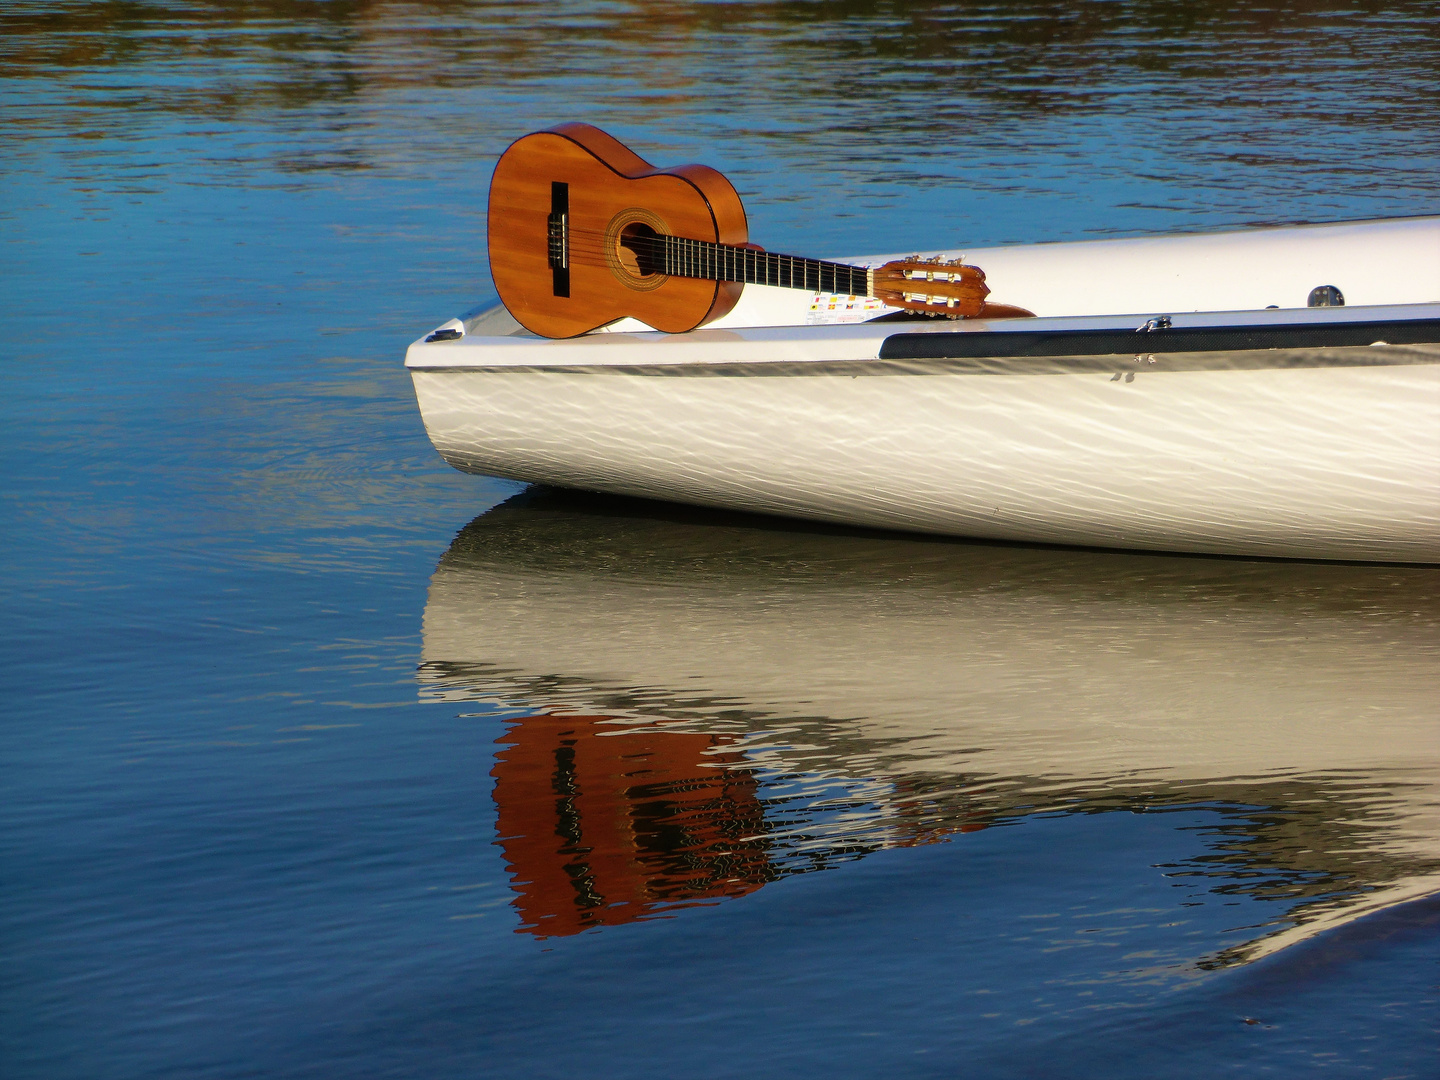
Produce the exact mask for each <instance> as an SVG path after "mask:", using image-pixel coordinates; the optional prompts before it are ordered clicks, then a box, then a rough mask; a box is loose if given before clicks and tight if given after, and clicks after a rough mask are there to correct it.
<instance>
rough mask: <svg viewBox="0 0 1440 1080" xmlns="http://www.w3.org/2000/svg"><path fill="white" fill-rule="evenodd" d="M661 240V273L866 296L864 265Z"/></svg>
mask: <svg viewBox="0 0 1440 1080" xmlns="http://www.w3.org/2000/svg"><path fill="white" fill-rule="evenodd" d="M662 239H663V240H664V248H663V251H662V258H663V260H664V263H663V265H664V270H663V272H664V273H666V274H673V275H674V276H676V277H698V278H709V279H710V280H712V281H743V282H744V283H745V284H746V285H778V286H779V287H780V288H782V289H808V290H810V291H811V292H826V293H840V294H842V295H846V296H868V295H870V284H869V283H870V271H869V270H868V269H867V268H866V267H863V266H850V265H848V264H846V263H833V262H821V261H820V260H819V259H802V258H800V257H799V256H798V255H778V254H776V253H774V252H771V251H756V250H754V249H753V248H743V247H732V246H731V245H729V244H711V243H707V242H706V241H704V240H686V239H685V238H683V237H680V236H666V237H663V238H662Z"/></svg>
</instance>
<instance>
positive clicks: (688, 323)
mask: <svg viewBox="0 0 1440 1080" xmlns="http://www.w3.org/2000/svg"><path fill="white" fill-rule="evenodd" d="M489 235H490V272H491V275H492V276H493V277H494V279H495V287H496V289H497V290H498V291H499V293H500V299H501V300H502V301H504V303H505V306H506V307H507V308H508V309H509V311H510V314H511V315H513V316H515V318H516V319H517V320H519V322H520V324H521V325H522V326H524V327H525V328H526V329H527V330H530V331H532V332H533V333H536V334H540V335H542V336H544V337H573V336H574V335H576V334H583V333H585V332H586V331H588V330H593V329H595V328H596V327H598V326H603V325H605V324H606V323H609V322H614V321H615V320H616V319H621V318H625V317H626V316H630V317H633V318H636V319H639V320H640V321H642V322H644V323H646V324H648V325H650V326H653V327H655V328H656V329H657V330H666V331H670V332H672V333H679V332H683V331H685V330H693V329H694V328H695V327H697V326H702V325H704V324H705V323H707V322H710V321H712V320H714V319H718V318H719V317H720V316H722V315H724V314H725V313H726V312H728V311H729V310H730V309H731V308H733V307H734V306H735V302H736V301H737V300H739V299H740V291H741V289H742V288H744V286H745V285H747V284H750V285H774V286H779V287H781V288H793V289H805V290H807V291H810V292H827V293H840V294H846V295H853V296H873V297H875V298H877V299H879V300H881V301H883V302H884V303H886V304H888V305H890V306H892V307H897V308H907V309H910V310H912V311H919V312H925V313H927V314H931V315H949V316H952V317H956V318H959V317H971V316H984V317H989V318H1011V317H1015V316H1024V315H1029V314H1030V312H1028V311H1025V310H1023V309H1021V308H1015V307H1010V306H1008V305H1004V304H986V302H985V297H986V296H987V295H988V294H989V292H990V290H989V288H987V287H986V285H985V274H984V273H983V272H982V271H981V270H980V269H979V268H978V267H974V266H966V265H963V264H962V263H959V262H953V263H951V262H943V261H926V260H922V259H918V258H915V259H910V260H897V261H895V262H889V263H886V264H885V265H884V266H879V267H873V268H872V267H864V266H852V265H850V264H848V263H835V262H822V261H820V260H818V259H804V258H800V257H798V256H793V255H778V254H775V253H773V252H768V251H764V250H762V249H761V248H758V247H755V246H754V245H752V244H750V243H748V242H747V241H748V239H749V234H748V229H747V226H746V221H745V210H744V208H743V207H742V206H741V205H740V196H739V195H738V194H736V192H735V189H734V188H733V187H732V186H731V185H730V182H729V181H728V180H726V179H725V178H724V177H723V176H721V175H720V174H719V173H718V172H716V171H715V170H714V169H711V168H707V167H706V166H704V165H680V166H678V167H676V168H673V169H657V168H655V167H654V166H652V165H650V164H649V163H648V162H646V161H644V160H642V159H641V158H639V157H637V156H636V155H635V154H634V153H632V152H631V151H630V150H628V149H626V148H625V147H624V146H623V145H621V144H620V143H619V142H617V141H616V140H615V139H613V138H611V137H610V136H609V135H606V134H605V133H604V132H603V131H601V130H600V129H599V128H595V127H591V126H590V125H589V124H561V125H560V126H559V127H555V128H551V129H550V130H548V131H538V132H535V133H534V134H532V135H526V136H525V137H524V138H522V139H520V140H518V141H517V142H515V143H513V144H512V145H511V146H510V148H509V149H508V150H506V151H505V153H504V154H503V155H502V156H501V158H500V160H499V162H498V163H497V164H496V166H495V176H494V179H493V180H492V181H491V183H490V209H489Z"/></svg>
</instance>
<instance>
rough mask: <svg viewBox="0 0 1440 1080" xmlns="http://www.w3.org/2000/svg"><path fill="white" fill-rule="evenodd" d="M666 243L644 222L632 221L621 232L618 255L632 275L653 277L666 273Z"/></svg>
mask: <svg viewBox="0 0 1440 1080" xmlns="http://www.w3.org/2000/svg"><path fill="white" fill-rule="evenodd" d="M664 244H665V241H664V240H662V239H661V238H660V234H659V233H657V232H656V231H655V230H654V229H652V228H651V227H650V226H649V225H646V224H645V223H644V222H643V221H632V222H631V223H630V224H629V225H626V226H625V227H624V228H623V229H621V230H620V243H619V250H618V252H617V254H618V255H619V257H620V263H621V265H622V266H624V267H625V269H626V270H629V271H630V273H632V274H634V275H636V276H637V277H641V278H648V277H653V276H655V275H656V274H663V273H664V272H665V252H664Z"/></svg>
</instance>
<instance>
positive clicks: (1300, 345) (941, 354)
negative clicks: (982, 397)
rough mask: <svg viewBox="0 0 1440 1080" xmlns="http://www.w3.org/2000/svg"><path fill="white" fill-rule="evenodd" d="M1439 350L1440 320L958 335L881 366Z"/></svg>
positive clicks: (924, 341) (896, 346)
mask: <svg viewBox="0 0 1440 1080" xmlns="http://www.w3.org/2000/svg"><path fill="white" fill-rule="evenodd" d="M1377 341H1383V342H1385V343H1386V344H1389V345H1425V344H1434V343H1437V342H1440V319H1392V320H1387V321H1384V322H1344V323H1342V322H1336V323H1325V324H1319V325H1317V324H1315V323H1308V324H1307V323H1291V324H1289V325H1282V326H1194V327H1171V328H1169V329H1165V330H1149V331H1138V332H1137V331H1134V330H1049V331H1044V330H1042V331H1037V332H1027V331H1024V330H980V331H968V332H967V331H964V330H960V331H951V332H950V333H938V334H936V333H932V334H891V335H890V336H889V337H887V338H886V339H885V340H884V341H883V342H881V344H880V359H881V360H958V359H968V358H971V357H1010V356H1120V355H1126V356H1133V355H1135V354H1136V353H1194V352H1238V351H1242V350H1247V349H1323V348H1336V347H1343V346H1352V345H1370V344H1373V343H1374V342H1377Z"/></svg>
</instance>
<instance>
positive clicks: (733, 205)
mask: <svg viewBox="0 0 1440 1080" xmlns="http://www.w3.org/2000/svg"><path fill="white" fill-rule="evenodd" d="M556 183H561V184H565V185H567V187H568V197H569V209H568V217H569V220H568V226H569V228H568V233H569V251H568V256H569V258H568V264H569V265H568V271H569V279H570V280H569V293H570V295H569V296H557V295H556V294H555V289H554V276H555V275H554V272H553V267H552V266H551V264H550V260H549V251H548V244H547V242H546V241H547V234H548V219H549V217H550V214H551V210H552V204H553V198H552V196H553V185H554V184H556ZM489 220H490V270H491V273H492V274H493V275H494V278H495V287H496V289H497V290H499V293H500V299H501V301H503V302H504V304H505V306H506V307H507V308H508V309H509V310H510V313H511V314H512V315H514V316H515V318H516V319H517V320H519V322H520V324H521V325H522V326H524V327H525V328H526V329H527V330H530V331H532V332H534V333H536V334H541V335H543V336H545V337H572V336H574V335H576V334H583V333H585V332H586V331H587V330H593V329H595V328H596V327H597V326H603V325H605V324H606V323H608V322H613V321H614V320H616V319H619V318H624V317H625V316H627V315H628V316H632V317H634V318H637V319H639V320H641V321H642V322H644V323H647V324H648V325H650V326H653V327H655V328H656V329H657V330H667V331H670V332H672V333H678V332H681V331H685V330H691V329H694V328H695V327H696V326H700V325H702V324H704V323H706V322H709V321H711V320H712V319H718V318H719V317H720V316H721V315H724V314H725V313H726V312H727V311H729V310H730V309H731V308H732V307H734V306H735V301H737V300H738V299H740V291H741V289H742V288H743V286H742V284H741V283H739V282H732V281H707V280H704V279H702V278H691V277H675V276H669V275H658V274H649V275H645V274H641V273H639V272H638V270H637V268H636V267H635V266H634V265H632V266H630V267H627V266H626V265H625V260H623V259H622V258H621V256H622V255H623V254H624V252H622V251H619V250H614V249H618V248H619V244H618V237H619V234H620V233H621V232H622V231H624V229H626V228H627V227H630V226H633V225H637V224H639V225H646V226H648V227H650V228H652V229H654V230H655V231H656V232H659V233H666V234H669V235H674V236H684V237H689V238H691V239H695V240H708V241H711V242H713V243H720V244H737V245H738V244H744V243H745V242H746V241H747V239H748V237H749V234H748V231H747V226H746V222H745V210H744V207H742V206H741V204H740V196H739V195H738V194H736V192H735V189H734V188H733V187H731V185H730V181H728V180H726V179H725V178H724V177H723V176H721V175H720V174H719V173H718V172H716V171H715V170H714V169H710V168H707V167H706V166H704V165H682V166H680V167H678V168H674V169H656V168H655V167H654V166H652V165H650V164H649V163H648V162H646V161H644V160H643V159H641V158H640V157H638V156H637V155H636V154H634V153H632V152H631V151H630V150H628V149H627V148H626V147H625V146H623V145H622V144H621V143H619V142H617V141H616V140H615V139H613V138H611V137H610V136H609V135H606V134H605V133H604V132H603V131H601V130H600V129H599V128H595V127H591V126H590V125H589V124H562V125H560V126H559V127H557V128H552V129H550V130H549V131H541V132H536V133H535V134H533V135H527V136H525V137H524V138H523V139H520V140H519V141H518V142H516V143H515V144H514V145H512V146H511V147H510V149H509V150H507V151H506V152H505V154H504V156H502V157H501V158H500V161H499V163H498V164H497V165H496V167H495V178H494V180H492V181H491V183H490V210H489ZM607 237H608V238H609V241H608V243H607ZM607 255H608V257H607ZM616 262H619V263H620V268H619V271H618V272H617V269H616V265H615V264H616ZM627 270H629V271H630V272H629V273H628V274H627V273H626V271H627ZM647 278H648V279H650V280H647ZM655 279H663V280H655Z"/></svg>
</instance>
